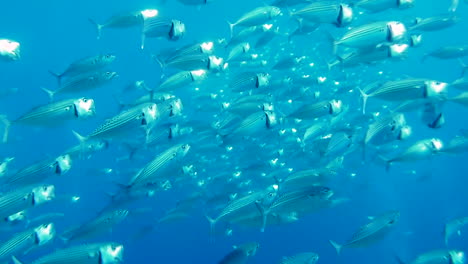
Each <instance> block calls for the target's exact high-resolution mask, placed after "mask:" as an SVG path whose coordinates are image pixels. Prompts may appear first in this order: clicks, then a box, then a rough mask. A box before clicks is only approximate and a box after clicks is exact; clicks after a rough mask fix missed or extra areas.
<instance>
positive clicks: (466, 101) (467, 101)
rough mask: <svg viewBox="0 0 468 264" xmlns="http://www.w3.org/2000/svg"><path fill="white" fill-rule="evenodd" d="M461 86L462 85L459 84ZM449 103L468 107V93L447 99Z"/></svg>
mask: <svg viewBox="0 0 468 264" xmlns="http://www.w3.org/2000/svg"><path fill="white" fill-rule="evenodd" d="M458 85H460V83H458ZM447 101H448V102H453V103H456V104H459V105H462V106H468V92H463V93H461V94H459V95H457V96H454V97H451V98H448V99H447Z"/></svg>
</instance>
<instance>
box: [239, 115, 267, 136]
mask: <svg viewBox="0 0 468 264" xmlns="http://www.w3.org/2000/svg"><path fill="white" fill-rule="evenodd" d="M275 122H276V121H275V114H274V112H272V111H260V112H257V113H253V114H251V115H249V116H248V117H246V118H245V119H244V120H242V122H241V123H240V124H239V125H238V126H237V127H236V129H234V131H232V134H233V135H238V136H248V135H252V134H255V133H258V132H261V131H264V130H266V129H270V128H272V127H273V126H274V125H275V124H276V123H275Z"/></svg>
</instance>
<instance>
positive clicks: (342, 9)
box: [290, 1, 353, 27]
mask: <svg viewBox="0 0 468 264" xmlns="http://www.w3.org/2000/svg"><path fill="white" fill-rule="evenodd" d="M290 15H291V16H292V17H296V18H299V19H304V20H307V21H309V22H314V23H327V24H334V25H336V26H337V27H344V26H346V25H348V24H350V23H351V21H352V20H353V9H352V8H351V7H350V6H349V5H346V4H342V3H337V2H332V1H320V2H314V3H312V4H309V5H307V6H305V7H304V8H302V9H300V10H298V11H295V12H292V13H291V14H290Z"/></svg>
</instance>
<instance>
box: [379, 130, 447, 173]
mask: <svg viewBox="0 0 468 264" xmlns="http://www.w3.org/2000/svg"><path fill="white" fill-rule="evenodd" d="M442 150H443V142H442V141H441V140H440V139H438V138H431V139H423V140H419V141H417V142H416V143H414V144H413V145H411V146H410V147H408V148H407V149H406V150H404V151H403V152H401V153H400V154H398V155H397V156H395V157H393V158H385V157H383V156H381V158H382V159H383V160H384V161H385V163H386V170H387V171H388V170H389V169H390V166H391V165H392V164H393V163H395V162H413V161H417V160H423V159H427V158H430V157H432V156H433V155H435V154H437V153H439V152H440V151H442Z"/></svg>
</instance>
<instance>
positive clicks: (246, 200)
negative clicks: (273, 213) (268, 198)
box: [215, 191, 266, 221]
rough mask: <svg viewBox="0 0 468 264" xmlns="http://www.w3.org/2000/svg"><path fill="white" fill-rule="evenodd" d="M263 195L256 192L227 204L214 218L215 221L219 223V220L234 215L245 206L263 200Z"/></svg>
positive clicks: (264, 193)
mask: <svg viewBox="0 0 468 264" xmlns="http://www.w3.org/2000/svg"><path fill="white" fill-rule="evenodd" d="M265 195H266V192H265V191H257V192H254V193H251V194H248V195H245V196H243V197H241V198H237V199H235V200H233V201H231V202H229V203H228V204H227V205H226V206H225V207H224V208H223V210H221V212H220V214H219V215H218V216H217V217H216V218H215V221H219V220H220V219H222V218H225V217H228V216H229V215H231V214H235V213H236V212H237V211H239V210H241V209H243V208H246V207H247V206H250V205H253V204H255V202H257V201H260V200H261V199H263V197H264V196H265Z"/></svg>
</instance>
